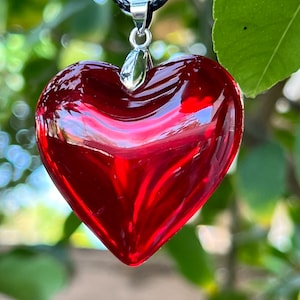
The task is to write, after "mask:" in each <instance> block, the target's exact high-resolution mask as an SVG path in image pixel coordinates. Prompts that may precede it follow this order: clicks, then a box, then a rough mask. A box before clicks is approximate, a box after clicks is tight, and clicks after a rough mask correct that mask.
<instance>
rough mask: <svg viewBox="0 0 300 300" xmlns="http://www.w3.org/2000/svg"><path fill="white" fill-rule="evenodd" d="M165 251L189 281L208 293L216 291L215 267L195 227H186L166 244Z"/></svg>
mask: <svg viewBox="0 0 300 300" xmlns="http://www.w3.org/2000/svg"><path fill="white" fill-rule="evenodd" d="M165 249H166V250H167V251H168V252H169V254H170V255H171V257H173V259H174V260H175V262H176V264H177V267H178V270H179V271H180V272H181V273H182V275H183V276H185V277H186V278H187V279H188V280H189V281H191V282H192V283H194V284H196V285H199V286H201V288H203V289H206V290H207V291H211V290H214V289H215V284H216V283H215V281H214V273H213V265H212V263H211V262H210V260H209V257H208V255H207V254H206V252H205V251H204V250H203V248H202V246H201V244H200V241H199V239H198V238H197V236H196V232H195V227H193V226H191V225H186V226H184V227H183V228H182V229H181V230H180V231H179V232H178V233H177V234H176V235H175V236H174V237H173V238H172V239H171V240H170V241H169V242H168V243H167V244H166V246H165Z"/></svg>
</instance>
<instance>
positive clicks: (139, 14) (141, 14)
mask: <svg viewBox="0 0 300 300" xmlns="http://www.w3.org/2000/svg"><path fill="white" fill-rule="evenodd" d="M149 2H150V0H130V13H131V15H132V18H133V21H134V24H135V26H136V28H137V29H138V34H139V35H144V34H145V29H146V28H147V27H148V25H149V24H147V23H148V20H147V19H148V17H149Z"/></svg>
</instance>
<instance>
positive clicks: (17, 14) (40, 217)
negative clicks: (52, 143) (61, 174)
mask: <svg viewBox="0 0 300 300" xmlns="http://www.w3.org/2000/svg"><path fill="white" fill-rule="evenodd" d="M249 2H251V3H249ZM282 3H283V2H282V1H279V0H272V1H270V0H264V1H261V0H260V1H256V0H253V1H247V3H245V1H239V0H227V1H225V0H215V1H214V19H215V23H214V22H213V10H212V5H213V3H212V1H211V0H204V1H200V0H190V1H186V0H171V1H168V3H167V4H166V5H165V6H164V7H163V8H162V9H160V10H159V11H158V12H157V13H156V14H155V19H154V22H153V24H152V27H151V31H152V33H153V37H154V38H153V43H152V45H151V51H152V54H153V57H154V61H155V63H159V62H160V61H164V60H166V59H168V58H170V57H172V56H174V55H177V54H178V53H181V52H182V53H195V54H200V55H206V56H209V57H211V58H213V59H217V57H216V56H215V54H214V53H217V54H218V59H219V61H220V62H221V63H222V64H223V65H224V66H225V67H226V68H228V69H229V71H230V72H231V73H232V74H233V76H234V77H235V78H236V79H237V80H238V83H239V84H240V86H241V87H242V89H243V91H244V92H245V94H246V95H248V96H249V97H250V96H251V97H252V98H254V99H248V98H245V114H246V121H245V136H244V141H243V144H242V147H241V151H240V154H239V157H238V160H237V162H236V164H235V166H234V168H233V170H232V172H231V173H230V174H229V175H228V176H227V177H226V178H225V180H224V181H223V183H222V184H221V186H220V187H219V188H218V190H217V191H216V193H215V194H214V195H213V196H212V198H211V199H210V201H209V202H208V203H207V204H206V205H205V207H204V208H203V209H202V210H201V212H200V213H199V215H197V216H196V217H195V218H194V219H193V220H192V221H191V222H190V223H189V224H188V225H187V226H186V227H185V228H183V230H181V231H180V232H179V233H178V234H177V235H176V236H175V237H174V238H173V239H172V240H171V241H170V242H169V243H168V244H167V245H166V246H165V247H164V249H162V251H165V252H166V253H167V254H168V255H170V257H172V258H173V259H174V261H175V262H176V264H177V266H178V271H179V272H181V274H182V275H183V277H184V278H185V279H186V280H189V281H190V282H191V283H192V284H195V285H198V286H199V287H200V288H201V289H202V290H204V291H205V292H206V294H207V299H215V300H216V299H221V300H222V299H230V300H235V299H272V300H273V299H274V300H277V299H278V300H279V299H291V300H294V299H295V300H298V299H300V293H299V290H300V288H299V287H300V275H299V269H300V235H299V234H300V156H299V151H300V122H299V109H300V103H299V101H300V95H299V89H298V93H297V87H298V86H299V85H300V82H299V79H297V78H296V77H295V76H294V77H293V80H292V81H291V80H289V81H287V80H286V78H287V77H288V76H290V75H291V74H292V73H293V72H295V71H296V70H297V69H299V67H300V66H299V65H300V54H299V53H300V51H299V50H300V49H299V48H300V42H299V36H300V35H299V33H300V32H299V30H300V20H299V10H300V5H299V3H298V0H297V1H296V0H289V1H288V2H287V3H284V5H283V4H282ZM179 12H180V13H179ZM274 20H276V21H274ZM213 24H214V28H213V38H214V42H213V41H212V26H213ZM132 27H133V24H132V21H131V19H130V17H129V16H127V15H125V14H123V13H122V12H121V11H120V9H119V8H118V7H117V6H116V5H115V4H114V3H113V2H112V1H110V0H100V1H92V0H86V1H79V0H24V1H19V0H1V1H0V90H1V94H0V244H1V245H9V244H16V243H20V244H22V245H24V244H26V246H18V245H16V246H15V247H13V249H10V250H7V251H4V252H2V253H1V255H0V293H3V294H7V295H10V296H12V297H14V298H16V299H20V300H23V299H24V300H26V299H28V300H29V299H30V300H32V299H35V300H44V299H45V300H46V299H51V297H52V296H53V295H54V294H55V293H56V292H57V291H59V290H60V289H61V288H62V287H63V286H65V285H66V284H67V282H68V279H69V278H70V277H71V276H72V263H71V262H70V261H69V258H68V252H67V248H68V245H69V244H70V243H71V244H72V243H75V244H76V245H83V246H93V245H95V244H94V243H93V241H91V238H88V237H87V236H88V235H87V234H86V232H85V233H83V231H84V230H83V229H82V228H81V227H80V228H81V231H80V230H78V227H79V225H80V223H79V221H78V220H77V218H76V217H75V216H74V215H73V214H69V210H68V209H67V208H66V206H64V204H61V201H63V200H61V199H59V200H57V199H55V198H56V197H59V196H58V195H57V194H53V195H52V194H51V195H50V196H49V195H48V194H46V192H45V191H46V190H47V191H48V190H49V189H48V188H49V182H48V181H47V179H45V178H46V177H45V173H44V171H43V169H42V167H41V163H40V160H39V156H38V152H37V148H36V144H35V136H34V109H35V105H36V102H37V99H38V97H39V94H40V92H41V90H42V89H43V87H44V86H45V84H46V83H47V81H48V80H49V79H50V78H51V77H52V76H53V75H55V73H56V72H58V70H60V69H62V68H64V67H66V66H67V65H69V64H71V63H73V62H76V61H78V60H84V59H89V60H103V61H107V62H111V63H113V64H115V65H118V66H121V65H122V63H123V61H124V58H125V57H126V55H127V53H128V52H129V51H130V45H129V42H128V35H129V32H130V31H131V29H132ZM213 45H214V46H213ZM213 47H214V51H215V52H214V51H213ZM278 81H280V82H279V83H277V82H278ZM271 86H273V87H272V88H270V87H271ZM269 88H270V89H269ZM66 215H67V216H66ZM198 237H199V238H200V239H199V238H198ZM211 237H214V239H213V240H212V239H211ZM41 244H43V245H41ZM219 261H222V265H223V268H222V272H221V273H220V267H219V265H218V263H217V262H219ZM241 270H246V271H247V273H248V274H249V276H248V277H246V278H245V279H244V280H243V281H242V282H241V281H240V280H239V278H240V272H241ZM28 274H35V276H33V277H31V276H30V277H29V276H28ZM252 274H254V275H255V276H252ZM25 287H26V288H25Z"/></svg>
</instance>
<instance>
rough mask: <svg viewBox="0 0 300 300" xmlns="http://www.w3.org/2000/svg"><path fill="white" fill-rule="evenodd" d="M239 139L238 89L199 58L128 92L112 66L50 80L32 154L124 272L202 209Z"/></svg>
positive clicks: (94, 65) (79, 67)
mask: <svg viewBox="0 0 300 300" xmlns="http://www.w3.org/2000/svg"><path fill="white" fill-rule="evenodd" d="M242 130H243V107H242V103H241V97H240V92H239V89H238V88H237V86H236V84H235V82H234V81H233V80H232V78H231V77H230V75H229V74H228V73H227V72H226V71H225V70H224V69H223V68H222V67H221V66H219V65H218V64H217V63H215V62H213V61H211V60H209V59H207V58H204V57H200V56H188V57H185V58H181V59H179V60H177V61H175V62H169V63H165V64H162V65H160V66H158V67H155V68H153V69H151V70H150V71H149V72H148V74H147V79H146V82H145V84H144V86H143V87H141V88H139V89H137V90H136V91H134V92H132V93H131V92H129V91H128V90H126V89H125V88H124V87H123V86H122V84H121V83H120V80H119V69H118V68H117V67H114V66H111V65H109V64H106V63H100V62H81V63H77V64H75V65H72V66H70V67H68V68H66V69H65V70H63V71H62V72H60V73H59V74H57V75H56V76H55V77H54V78H53V79H52V80H51V81H50V83H49V84H48V85H47V87H46V88H45V90H44V91H43V93H42V95H41V97H40V99H39V102H38V105H37V111H36V133H37V142H38V147H39V150H40V154H41V158H42V161H43V163H44V165H45V167H46V169H47V170H48V172H49V174H50V176H51V177H52V179H53V181H54V183H55V184H56V186H57V187H58V189H59V190H60V192H61V193H62V194H63V196H64V197H65V199H66V200H67V201H68V203H69V204H70V206H71V207H72V208H73V210H74V211H75V213H76V214H77V215H78V216H79V217H80V218H81V219H82V221H83V222H84V223H85V224H87V225H88V226H89V228H90V229H91V230H92V231H93V232H94V233H95V234H96V235H97V236H98V237H99V238H100V239H101V240H102V241H103V243H104V244H105V245H106V246H107V248H108V249H110V250H111V252H112V253H113V254H114V255H115V256H117V257H118V258H119V259H120V260H121V261H122V262H124V263H125V264H128V265H139V264H141V263H142V262H143V261H145V260H146V259H147V258H149V257H150V256H151V255H152V254H153V253H154V252H155V251H157V250H158V249H159V248H160V247H161V246H162V245H163V244H164V243H165V242H166V241H167V240H168V239H169V238H170V237H171V236H173V235H174V234H175V233H176V232H177V231H178V230H179V229H180V228H181V227H182V226H183V225H184V224H185V223H186V222H187V221H188V220H189V219H190V218H191V217H192V216H193V214H194V213H195V212H197V210H199V208H201V206H202V205H203V204H204V203H205V202H206V201H207V199H208V198H209V196H210V195H211V194H212V193H213V191H214V190H215V189H216V187H217V186H218V185H219V183H220V182H221V180H222V178H223V177H224V176H225V174H226V172H227V170H228V168H229V166H230V165H231V163H232V160H233V159H234V157H235V155H236V153H237V151H238V148H239V145H240V141H241V137H242ZM220 201H221V199H220Z"/></svg>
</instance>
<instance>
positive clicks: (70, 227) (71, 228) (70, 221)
mask: <svg viewBox="0 0 300 300" xmlns="http://www.w3.org/2000/svg"><path fill="white" fill-rule="evenodd" d="M80 225H81V221H80V220H79V219H78V217H77V216H76V215H75V214H74V213H73V212H71V213H70V214H69V216H68V217H67V218H66V220H65V224H64V228H63V237H62V238H61V240H60V241H59V244H65V243H67V242H68V241H69V239H70V237H71V235H72V234H73V233H74V232H75V231H76V230H77V229H78V227H79V226H80Z"/></svg>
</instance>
